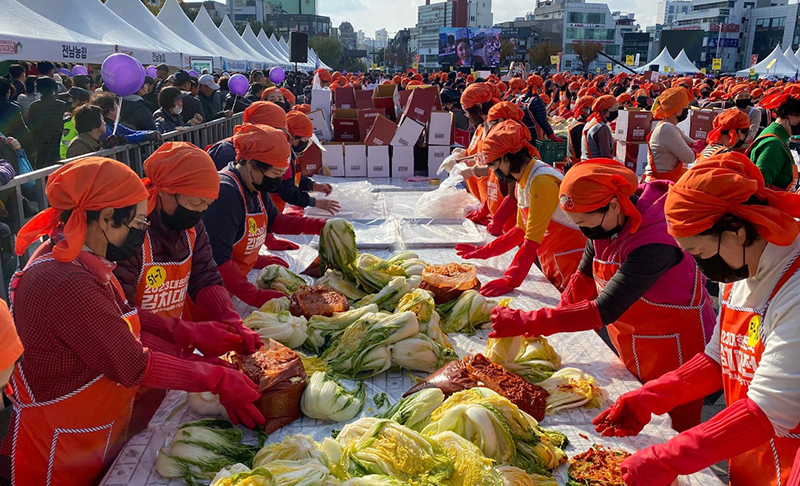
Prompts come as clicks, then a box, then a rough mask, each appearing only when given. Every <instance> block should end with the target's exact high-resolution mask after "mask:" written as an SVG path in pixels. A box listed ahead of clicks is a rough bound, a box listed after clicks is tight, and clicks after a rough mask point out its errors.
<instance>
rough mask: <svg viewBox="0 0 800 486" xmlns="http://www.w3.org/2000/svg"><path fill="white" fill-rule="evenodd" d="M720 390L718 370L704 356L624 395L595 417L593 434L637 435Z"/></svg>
mask: <svg viewBox="0 0 800 486" xmlns="http://www.w3.org/2000/svg"><path fill="white" fill-rule="evenodd" d="M721 388H722V369H721V368H720V366H719V364H718V363H717V362H716V361H714V360H713V359H711V358H710V357H709V356H708V355H707V354H705V353H698V354H697V355H696V356H695V357H694V358H692V359H691V360H689V361H688V362H687V363H685V364H684V365H683V366H681V367H680V368H678V369H677V370H675V371H670V372H669V373H666V374H665V375H662V376H661V377H659V378H657V379H655V380H651V381H648V382H647V383H645V384H644V386H642V387H641V388H639V389H638V390H634V391H632V392H628V393H626V394H624V395H622V396H621V397H619V398H618V399H617V401H616V402H615V403H614V404H613V405H612V406H611V407H609V408H608V409H607V410H606V411H604V412H603V413H601V414H600V415H598V416H597V417H595V419H594V420H593V421H592V423H593V424H594V425H595V430H597V431H598V432H600V433H601V434H603V436H605V437H615V436H616V437H627V436H630V435H637V434H639V432H641V431H642V429H643V428H644V426H645V425H647V424H648V423H649V422H650V418H651V414H656V415H661V414H664V413H667V412H669V411H670V410H672V409H673V408H675V407H677V406H679V405H684V404H686V403H689V402H692V401H694V400H698V399H700V398H703V397H706V396H708V395H710V394H712V393H714V392H716V391H718V390H720V389H721Z"/></svg>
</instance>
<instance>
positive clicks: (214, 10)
mask: <svg viewBox="0 0 800 486" xmlns="http://www.w3.org/2000/svg"><path fill="white" fill-rule="evenodd" d="M156 3H160V4H163V3H164V2H163V1H160V2H156ZM181 3H182V6H183V8H184V9H185V10H199V9H201V8H205V9H206V10H208V14H209V15H210V16H211V18H212V19H214V18H216V19H222V18H223V17H225V16H226V15H228V5H227V4H226V3H225V2H213V1H210V0H205V1H194V2H192V1H184V2H181ZM259 3H260V2H259ZM261 18H262V19H263V18H264V17H261ZM231 20H232V21H234V22H235V21H236V20H234V19H231ZM242 20H246V19H245V18H244V17H243V18H242Z"/></svg>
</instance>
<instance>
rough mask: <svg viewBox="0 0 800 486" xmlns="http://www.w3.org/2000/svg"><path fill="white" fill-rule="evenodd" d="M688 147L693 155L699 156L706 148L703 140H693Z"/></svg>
mask: <svg viewBox="0 0 800 486" xmlns="http://www.w3.org/2000/svg"><path fill="white" fill-rule="evenodd" d="M689 147H691V148H692V150H693V151H694V153H696V154H699V153H701V152H702V151H703V150H704V149H705V148H706V143H705V142H704V141H703V140H695V142H694V143H693V144H691V145H689Z"/></svg>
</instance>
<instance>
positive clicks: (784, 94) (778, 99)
mask: <svg viewBox="0 0 800 486" xmlns="http://www.w3.org/2000/svg"><path fill="white" fill-rule="evenodd" d="M789 98H800V86H796V85H794V86H789V87H788V88H786V89H782V90H777V88H776V92H775V93H773V94H770V95H768V96H765V97H764V98H763V99H762V100H761V103H759V105H761V106H763V107H764V108H766V109H768V110H774V109H775V108H777V107H779V106H781V105H782V104H784V103H786V101H787V100H788V99H789Z"/></svg>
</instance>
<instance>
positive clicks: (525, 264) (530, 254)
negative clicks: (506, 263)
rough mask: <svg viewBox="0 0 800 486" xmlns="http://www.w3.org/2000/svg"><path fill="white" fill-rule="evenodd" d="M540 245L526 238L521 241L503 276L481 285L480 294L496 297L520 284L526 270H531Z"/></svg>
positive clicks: (526, 274) (525, 275)
mask: <svg viewBox="0 0 800 486" xmlns="http://www.w3.org/2000/svg"><path fill="white" fill-rule="evenodd" d="M540 246H541V245H540V244H539V243H536V242H535V241H533V240H527V239H526V240H525V241H524V242H523V243H522V246H520V247H519V250H517V254H516V255H514V260H513V261H512V262H511V266H510V267H508V270H506V273H505V275H503V278H498V279H497V280H492V281H491V282H489V283H487V284H486V285H484V286H483V287H481V295H483V296H484V297H497V296H500V295H505V294H507V293H509V292H511V291H512V290H514V289H515V288H517V287H519V286H520V285H522V282H524V281H525V277H527V276H528V272H530V271H531V267H532V266H533V262H535V261H536V250H538V249H539V247H540Z"/></svg>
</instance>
